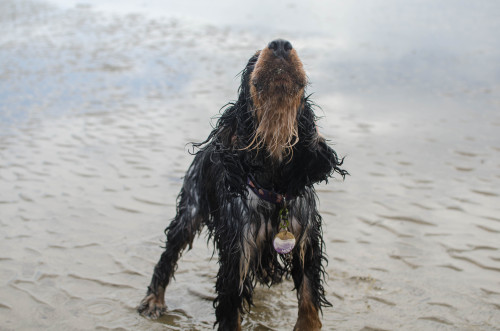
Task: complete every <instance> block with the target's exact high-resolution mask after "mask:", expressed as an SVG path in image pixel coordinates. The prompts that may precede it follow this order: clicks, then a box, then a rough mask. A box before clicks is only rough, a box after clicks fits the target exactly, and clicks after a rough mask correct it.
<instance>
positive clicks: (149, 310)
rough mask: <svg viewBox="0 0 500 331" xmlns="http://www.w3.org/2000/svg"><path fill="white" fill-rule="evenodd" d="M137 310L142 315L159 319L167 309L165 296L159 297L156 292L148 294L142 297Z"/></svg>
mask: <svg viewBox="0 0 500 331" xmlns="http://www.w3.org/2000/svg"><path fill="white" fill-rule="evenodd" d="M137 311H138V312H139V314H141V315H142V316H145V317H148V318H151V319H157V318H158V317H160V316H161V315H163V314H164V313H165V312H166V311H167V306H165V300H164V298H163V297H158V296H156V295H155V294H154V293H151V294H148V295H146V296H145V297H144V299H142V301H141V303H140V304H139V307H137Z"/></svg>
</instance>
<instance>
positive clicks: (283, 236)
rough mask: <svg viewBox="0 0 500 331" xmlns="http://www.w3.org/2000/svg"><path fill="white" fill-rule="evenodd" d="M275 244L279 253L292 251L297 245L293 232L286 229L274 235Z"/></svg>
mask: <svg viewBox="0 0 500 331" xmlns="http://www.w3.org/2000/svg"><path fill="white" fill-rule="evenodd" d="M273 246H274V249H275V250H276V252H278V253H279V254H287V253H290V252H291V251H292V249H293V247H294V246H295V237H294V235H293V233H291V232H288V231H286V230H284V231H280V232H278V234H277V235H276V237H274V241H273Z"/></svg>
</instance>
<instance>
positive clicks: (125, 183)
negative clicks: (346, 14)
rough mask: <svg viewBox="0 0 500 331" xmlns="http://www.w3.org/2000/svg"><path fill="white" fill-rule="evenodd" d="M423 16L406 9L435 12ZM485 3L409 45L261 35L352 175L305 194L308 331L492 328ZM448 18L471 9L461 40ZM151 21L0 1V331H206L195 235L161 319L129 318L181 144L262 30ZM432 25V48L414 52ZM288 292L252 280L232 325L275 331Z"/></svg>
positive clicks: (491, 27) (212, 267) (493, 221)
mask: <svg viewBox="0 0 500 331" xmlns="http://www.w3.org/2000/svg"><path fill="white" fill-rule="evenodd" d="M377 3H378V2H377ZM423 3H424V5H425V6H424V7H423V8H422V9H420V10H421V11H417V14H418V13H423V14H427V13H435V11H434V9H436V8H432V5H430V2H429V3H426V2H423ZM484 4H489V5H488V6H486V5H485V6H484V8H476V7H474V8H472V9H473V10H472V11H469V9H470V8H463V9H462V12H461V11H460V10H457V9H455V10H452V11H447V12H446V13H447V14H446V15H445V14H444V13H445V12H443V14H442V15H443V17H438V18H436V17H435V16H432V15H431V16H430V18H429V20H430V23H429V22H428V23H429V24H426V23H422V25H420V23H419V24H417V23H415V27H414V30H412V29H411V28H408V27H403V29H406V30H405V31H414V33H415V36H414V37H415V38H414V39H413V40H414V42H415V46H408V45H406V46H401V44H398V43H394V44H392V40H393V39H395V40H399V41H401V40H402V39H404V38H403V37H404V36H402V35H398V34H397V32H394V33H395V35H383V36H381V37H380V39H378V40H371V41H367V42H366V43H361V42H358V40H356V42H355V43H351V44H349V43H347V44H343V43H342V42H339V40H340V39H342V38H341V34H339V35H338V36H337V37H338V39H335V38H330V37H328V36H327V35H325V34H321V33H319V32H320V31H318V36H317V37H315V38H309V37H308V35H307V34H302V35H299V36H298V37H297V36H295V35H294V34H293V33H291V32H290V33H287V32H286V29H283V30H279V31H273V33H278V32H281V33H282V34H281V36H282V37H285V38H288V39H290V40H292V42H293V43H294V44H295V46H296V48H297V49H298V51H299V54H300V55H301V56H302V58H303V61H304V62H305V64H306V69H307V70H308V74H309V77H310V79H311V81H312V85H311V86H310V87H309V92H316V93H315V95H314V96H313V98H314V100H315V101H316V102H317V103H318V104H319V105H321V106H322V110H318V113H319V114H320V115H322V116H324V118H323V119H322V120H321V122H320V126H321V131H322V132H323V134H324V135H325V136H327V137H328V138H329V139H331V140H332V141H333V143H334V145H335V148H336V150H337V151H338V152H339V153H340V154H341V155H342V156H346V161H345V165H346V168H347V169H348V170H349V172H350V173H351V176H350V177H348V178H347V179H346V181H345V182H341V181H339V180H332V181H331V182H330V183H329V185H321V186H319V187H318V192H319V198H320V201H321V204H320V209H321V213H322V215H323V217H324V223H325V226H324V230H325V231H324V232H325V233H324V238H325V242H326V245H327V253H328V256H329V264H328V266H327V268H326V269H327V273H328V274H329V278H328V283H327V286H326V291H327V297H328V299H329V300H330V301H331V302H332V303H333V307H332V308H326V309H324V311H323V326H324V329H325V330H332V329H338V330H437V329H439V330H457V329H458V330H497V329H499V327H498V326H499V325H500V239H499V238H500V207H499V206H500V204H499V202H500V199H499V197H500V190H499V187H500V111H499V110H500V98H499V96H500V93H499V86H500V85H499V78H498V72H499V71H498V70H499V65H498V63H500V61H499V55H498V54H499V50H500V45H499V41H498V38H496V37H493V35H494V31H495V28H498V25H499V24H498V23H497V17H495V15H494V12H495V10H494V9H498V5H495V3H494V2H484ZM378 5H379V6H380V10H381V11H380V12H375V13H374V14H373V17H374V19H375V20H380V21H384V20H385V18H386V17H385V14H384V13H386V11H384V7H383V6H382V3H378ZM426 6H427V7H426ZM340 7H342V6H340ZM334 9H335V8H334ZM437 9H439V8H437ZM291 10H293V7H292V9H291ZM463 12H470V13H473V14H474V15H472V16H471V17H472V18H467V17H469V16H464V17H466V18H464V19H463V22H462V23H463V24H464V25H465V28H464V30H462V28H461V27H458V25H454V24H453V23H454V22H455V20H458V18H460V19H462V17H460V15H459V14H463ZM496 12H498V11H496ZM438 13H439V11H438ZM316 14H317V15H318V17H319V18H321V19H324V20H327V19H328V17H329V16H328V14H327V13H323V12H321V11H317V12H316ZM417 14H415V16H416V18H418V15H417ZM365 15H366V12H365ZM370 15H371V14H370ZM436 15H437V14H436ZM423 16H425V15H423ZM165 17H167V18H158V17H156V18H148V16H147V15H125V14H116V15H115V14H111V13H108V12H100V11H96V10H93V9H92V7H91V6H86V5H79V6H77V7H74V8H72V9H60V8H58V7H57V6H55V5H49V4H47V3H44V2H32V1H24V0H23V1H10V0H7V1H2V2H1V3H0V28H1V30H2V31H3V33H2V36H0V64H1V66H0V107H1V108H0V120H1V124H0V187H1V190H0V238H1V240H0V330H35V329H36V330H38V329H50V330H96V329H97V330H108V329H113V330H141V329H142V330H165V329H167V330H204V329H211V327H212V324H213V322H214V312H213V308H212V302H211V300H212V299H213V297H214V277H215V275H216V273H217V264H216V261H215V260H211V254H212V252H211V246H210V245H207V244H206V240H205V238H204V234H202V236H201V237H200V238H198V240H196V241H195V245H194V248H193V250H191V251H189V252H186V253H185V254H184V255H183V257H182V259H181V261H180V263H179V269H178V271H177V273H176V280H175V281H174V282H173V283H172V284H171V286H170V287H169V288H168V291H167V298H166V303H167V305H168V313H167V314H166V316H164V317H162V318H161V319H160V320H159V321H150V320H147V319H144V318H142V317H140V316H139V315H138V314H137V313H136V312H135V307H136V305H137V304H138V303H139V301H140V299H141V298H142V297H143V295H144V293H145V290H146V286H147V285H148V284H149V280H150V276H151V272H152V269H153V266H154V264H155V263H156V261H157V259H158V257H159V255H160V254H161V248H160V246H161V245H162V240H163V239H164V236H163V232H162V231H163V229H164V228H165V226H166V225H167V224H168V221H169V219H170V218H171V217H172V216H173V214H174V211H175V198H176V195H177V192H178V190H179V189H180V185H181V179H180V178H181V177H182V176H183V173H184V171H185V170H186V168H187V166H188V165H189V163H190V161H191V159H192V157H191V156H190V155H189V153H188V149H189V148H188V147H189V145H187V144H188V143H189V142H191V141H200V140H202V139H204V138H205V137H206V135H207V134H208V133H209V131H210V118H211V117H213V116H214V115H216V114H217V111H218V109H219V108H220V107H222V106H223V105H224V104H225V103H226V102H228V101H230V100H232V99H235V98H236V89H237V86H238V79H237V78H235V76H236V74H237V73H238V72H239V71H240V70H241V69H242V68H243V66H244V64H245V63H246V60H247V59H248V58H249V57H250V56H251V55H252V54H253V52H254V51H255V50H256V49H258V48H260V47H262V46H264V45H265V43H266V42H267V41H268V40H267V39H270V38H272V37H275V36H269V38H268V36H267V35H264V36H263V35H260V34H258V33H253V32H252V29H250V28H244V27H243V28H240V29H237V28H232V29H228V28H224V27H223V26H224V25H223V24H221V25H220V26H216V25H192V24H191V23H188V22H187V21H182V20H179V19H171V18H168V15H165ZM425 17H427V16H425ZM478 20H479V22H481V23H477V24H481V25H475V24H476V23H474V22H478ZM417 21H418V20H417V19H416V20H415V22H417ZM391 22H392V21H389V23H388V24H391ZM392 23H394V22H392ZM339 24H341V23H339ZM351 24H353V23H351ZM432 24H435V25H436V26H435V27H434V26H433V25H432ZM434 28H435V38H437V40H440V42H439V43H437V44H439V45H441V46H439V47H438V46H436V45H434V44H433V43H431V44H430V45H427V44H425V42H423V41H419V39H418V36H420V35H419V33H420V32H419V31H422V29H423V31H424V32H425V33H429V36H427V37H428V38H430V39H432V33H430V31H433V29H434ZM450 29H451V30H450ZM283 31H285V32H283ZM450 31H451V32H450ZM496 31H498V29H497V30H496ZM455 33H457V34H456V35H455ZM474 33H476V34H477V38H474V35H473V34H474ZM264 37H265V38H264ZM452 37H454V38H455V37H456V38H457V39H458V40H456V39H453V38H452ZM263 38H264V39H263ZM422 40H423V39H422ZM425 40H428V39H425ZM405 47H406V48H405ZM440 47H441V48H440ZM413 48H414V50H413V51H408V52H407V50H408V49H410V50H411V49H413ZM292 287H293V284H292V283H291V282H284V283H283V284H282V285H280V286H277V287H273V288H271V289H268V288H266V287H260V286H258V287H257V289H256V292H255V304H256V307H254V308H252V312H251V313H250V314H249V315H246V316H245V319H244V323H243V326H244V328H245V329H248V330H289V329H291V326H292V325H293V324H294V320H295V317H296V314H297V300H296V298H295V292H292V291H291V289H292Z"/></svg>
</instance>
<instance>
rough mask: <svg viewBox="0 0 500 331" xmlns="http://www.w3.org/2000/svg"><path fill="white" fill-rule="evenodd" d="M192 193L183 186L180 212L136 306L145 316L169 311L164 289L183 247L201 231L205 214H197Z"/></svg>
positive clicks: (153, 315) (190, 243)
mask: <svg viewBox="0 0 500 331" xmlns="http://www.w3.org/2000/svg"><path fill="white" fill-rule="evenodd" d="M194 200H195V199H194V198H193V196H192V194H191V195H189V194H188V193H186V190H185V189H184V188H183V189H182V190H181V194H180V200H179V204H178V206H177V210H178V212H177V215H176V216H175V218H174V219H173V220H172V222H171V223H170V225H169V226H168V227H167V229H166V230H165V233H166V235H167V241H166V242H165V251H164V252H163V254H162V255H161V257H160V260H159V261H158V263H157V264H156V266H155V268H154V272H153V277H152V278H151V283H150V284H149V286H148V291H147V293H146V296H145V297H144V299H142V301H141V303H140V304H139V307H137V310H138V311H139V313H141V314H142V315H144V316H147V317H150V318H158V317H160V316H161V315H162V314H163V313H164V312H165V311H166V305H165V289H166V288H167V286H168V284H169V282H170V280H171V279H172V277H173V276H174V272H175V269H176V266H177V261H178V259H179V257H180V256H181V253H182V251H183V250H184V249H185V248H186V247H187V246H188V245H189V247H191V245H192V242H193V239H194V236H195V234H196V233H198V232H199V231H200V228H201V226H202V222H201V220H202V217H201V216H199V215H197V214H196V212H195V211H196V210H197V208H196V204H195V203H194V202H193V201H194Z"/></svg>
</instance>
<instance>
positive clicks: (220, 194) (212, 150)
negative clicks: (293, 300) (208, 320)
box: [138, 53, 347, 330]
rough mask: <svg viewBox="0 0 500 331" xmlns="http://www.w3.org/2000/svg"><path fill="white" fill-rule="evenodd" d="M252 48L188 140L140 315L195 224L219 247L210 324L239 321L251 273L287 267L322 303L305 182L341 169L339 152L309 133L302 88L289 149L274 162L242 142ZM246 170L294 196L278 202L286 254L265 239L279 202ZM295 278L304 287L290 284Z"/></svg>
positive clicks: (277, 274)
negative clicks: (185, 164) (217, 110)
mask: <svg viewBox="0 0 500 331" xmlns="http://www.w3.org/2000/svg"><path fill="white" fill-rule="evenodd" d="M258 57H259V53H257V54H255V55H254V56H253V57H252V58H250V60H249V61H248V64H247V65H246V67H245V69H244V70H243V71H242V73H241V86H240V88H239V98H238V100H237V101H236V102H234V103H230V104H228V105H227V106H226V108H225V109H224V111H223V113H222V115H221V116H220V118H219V120H218V122H217V124H216V126H215V128H214V129H213V131H212V132H211V133H210V135H209V136H208V138H207V139H206V140H205V141H204V142H202V143H198V144H194V146H195V148H196V154H195V157H194V161H193V163H192V164H191V166H190V168H189V170H188V171H187V173H186V176H185V178H184V184H183V187H182V190H181V192H180V194H179V196H178V201H177V215H176V216H175V218H174V219H173V220H172V222H171V223H170V225H169V226H168V227H167V228H166V230H165V234H166V237H167V240H166V247H165V251H164V253H163V254H162V256H161V258H160V261H159V262H158V264H157V265H156V267H155V269H154V274H153V277H152V280H151V284H150V285H149V287H148V291H147V295H146V297H145V298H144V300H143V301H142V302H141V305H140V306H139V308H138V310H139V312H141V313H142V314H144V315H146V316H150V317H158V316H159V315H160V314H161V313H162V312H163V311H164V310H165V305H164V300H163V295H164V291H165V288H166V287H167V285H168V283H169V281H170V280H171V278H172V276H173V273H174V271H175V269H176V264H177V260H178V258H179V257H180V254H181V252H182V250H183V249H185V248H186V247H187V246H188V245H189V248H191V245H192V242H193V239H194V237H195V235H196V234H198V233H199V232H200V231H201V229H202V227H203V226H204V225H206V226H207V227H208V230H209V234H210V237H211V238H213V240H214V243H215V247H216V248H217V250H218V253H219V260H218V261H219V266H220V269H219V272H218V274H217V281H216V285H215V288H216V291H217V298H216V299H215V301H214V307H215V313H216V325H217V324H218V328H219V330H237V329H239V328H240V320H241V317H240V314H241V313H244V311H245V310H248V309H250V306H251V305H252V292H253V289H254V287H255V284H256V281H259V282H262V283H264V284H267V285H272V284H274V283H277V282H279V281H280V280H281V279H282V278H283V277H290V276H291V277H292V278H293V281H294V284H295V289H297V295H298V296H301V295H302V296H307V298H304V299H303V300H309V301H310V304H312V305H313V307H314V308H315V309H316V310H317V311H319V310H321V307H322V306H328V305H330V303H329V302H328V300H327V299H326V298H325V293H324V289H323V285H322V283H323V276H324V269H323V262H326V258H325V256H324V242H323V239H322V229H321V223H322V220H321V217H320V215H319V213H318V211H317V206H316V194H315V191H314V188H313V185H314V184H315V183H318V182H321V181H327V179H328V178H329V177H330V176H332V175H333V174H334V173H338V174H340V175H341V176H342V177H344V176H345V175H346V174H347V172H346V171H345V170H342V169H341V168H340V166H341V165H342V161H343V160H341V159H339V158H338V157H337V154H336V153H335V151H334V150H333V149H332V148H330V147H329V146H328V145H327V143H326V141H325V139H324V138H322V137H321V136H319V135H318V132H317V129H316V123H315V121H316V116H315V114H314V112H313V106H314V105H313V103H312V102H311V101H310V100H309V98H308V97H307V96H305V95H302V101H301V105H300V109H299V110H298V114H297V120H298V136H299V140H298V142H297V144H295V145H294V146H293V153H290V154H289V155H288V156H286V157H285V158H284V159H283V160H281V161H277V160H274V159H272V158H270V157H269V155H268V154H267V153H266V151H265V150H263V149H256V148H247V147H248V146H249V145H250V144H251V141H252V139H253V138H254V133H255V128H256V119H255V117H254V114H253V110H252V109H253V104H252V97H251V95H250V75H251V73H252V71H253V69H254V66H255V64H256V61H257V59H258ZM249 176H252V178H254V179H255V180H256V181H257V182H258V184H259V185H260V186H261V187H264V188H266V189H268V190H272V191H274V192H278V193H281V194H288V195H289V196H292V197H294V198H293V199H292V200H291V201H289V202H288V206H289V210H290V220H293V221H292V227H294V230H295V231H296V237H297V245H296V247H295V248H294V250H293V251H292V252H291V253H290V254H291V258H284V257H283V256H281V255H279V254H277V253H276V251H275V250H274V248H273V245H272V240H273V238H274V236H275V234H276V233H277V232H278V230H279V224H278V223H279V219H278V213H279V210H280V208H281V206H280V205H277V204H272V203H269V202H266V201H263V200H261V199H259V198H258V197H257V196H256V195H255V194H254V193H253V192H251V191H250V190H249V188H248V186H247V179H248V177H249ZM259 229H261V230H260V231H259ZM262 229H264V230H262ZM297 231H298V232H297ZM292 232H293V231H292ZM304 279H307V280H308V284H307V286H305V287H304V288H305V289H306V290H307V289H308V291H309V292H308V293H307V295H305V294H303V293H302V294H301V293H299V289H301V286H302V285H303V284H302V283H303V280H304ZM306 290H304V291H306ZM299 314H300V313H299ZM318 321H319V320H318ZM320 325H321V324H320Z"/></svg>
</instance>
